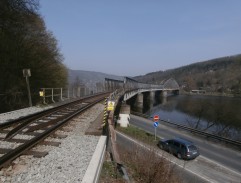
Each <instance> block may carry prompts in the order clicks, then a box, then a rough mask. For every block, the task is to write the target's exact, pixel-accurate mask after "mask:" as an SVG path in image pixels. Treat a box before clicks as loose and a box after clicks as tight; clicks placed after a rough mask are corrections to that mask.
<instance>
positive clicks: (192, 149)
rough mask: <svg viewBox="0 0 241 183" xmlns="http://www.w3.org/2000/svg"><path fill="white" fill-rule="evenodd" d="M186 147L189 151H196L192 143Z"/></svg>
mask: <svg viewBox="0 0 241 183" xmlns="http://www.w3.org/2000/svg"><path fill="white" fill-rule="evenodd" d="M188 149H189V151H196V150H197V148H196V146H194V145H190V146H188Z"/></svg>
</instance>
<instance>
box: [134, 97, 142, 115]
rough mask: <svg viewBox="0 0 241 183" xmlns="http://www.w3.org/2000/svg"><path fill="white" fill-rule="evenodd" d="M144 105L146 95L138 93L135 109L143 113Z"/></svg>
mask: <svg viewBox="0 0 241 183" xmlns="http://www.w3.org/2000/svg"><path fill="white" fill-rule="evenodd" d="M143 103H144V95H143V93H138V94H137V97H136V101H135V103H134V107H135V109H136V110H137V111H138V112H141V113H142V110H143Z"/></svg>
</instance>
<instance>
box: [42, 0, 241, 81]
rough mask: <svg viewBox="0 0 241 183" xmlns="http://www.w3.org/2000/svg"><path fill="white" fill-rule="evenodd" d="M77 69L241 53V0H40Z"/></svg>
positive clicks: (127, 71)
mask: <svg viewBox="0 0 241 183" xmlns="http://www.w3.org/2000/svg"><path fill="white" fill-rule="evenodd" d="M39 3H40V8H39V13H40V15H41V16H42V17H43V19H44V21H45V24H46V27H47V30H48V31H51V32H52V33H53V35H54V36H55V38H56V39H57V40H58V47H59V49H60V52H61V53H62V54H63V56H64V61H63V63H64V64H65V65H66V66H67V67H68V68H69V69H73V70H85V71H96V72H103V73H107V74H114V75H118V76H130V77H131V76H138V75H145V74H147V73H150V72H155V71H160V70H163V71H164V70H168V69H174V68H178V67H181V66H185V65H189V64H192V63H196V62H200V61H206V60H210V59H213V58H219V57H223V56H231V55H236V54H240V53H241V1H240V0H61V1H60V0H40V1H39Z"/></svg>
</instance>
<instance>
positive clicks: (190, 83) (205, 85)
mask: <svg viewBox="0 0 241 183" xmlns="http://www.w3.org/2000/svg"><path fill="white" fill-rule="evenodd" d="M168 78H174V79H175V80H176V81H177V82H178V83H179V85H180V86H181V88H182V89H183V90H184V91H190V90H193V89H204V90H206V91H207V92H222V93H223V92H225V93H232V94H240V93H241V54H240V55H235V56H228V57H222V58H217V59H213V60H208V61H204V62H198V63H194V64H190V65H187V66H183V67H179V68H176V69H170V70H166V71H158V72H153V73H149V74H146V75H143V76H137V77H135V79H136V80H138V81H141V82H148V83H158V84H159V83H161V82H162V81H163V80H166V79H168Z"/></svg>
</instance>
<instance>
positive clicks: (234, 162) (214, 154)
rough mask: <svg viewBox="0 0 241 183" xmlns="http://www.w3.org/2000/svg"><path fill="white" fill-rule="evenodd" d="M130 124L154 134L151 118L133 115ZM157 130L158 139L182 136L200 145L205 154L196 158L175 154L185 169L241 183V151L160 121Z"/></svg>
mask: <svg viewBox="0 0 241 183" xmlns="http://www.w3.org/2000/svg"><path fill="white" fill-rule="evenodd" d="M130 123H131V124H132V125H134V126H137V127H139V128H141V129H143V130H145V131H147V132H149V133H152V134H154V127H153V122H152V121H151V120H148V119H144V118H141V117H138V116H134V115H131V120H130ZM156 132H157V136H158V138H172V137H181V138H185V139H187V140H189V141H192V142H194V143H195V144H196V145H197V146H198V148H199V150H200V153H201V155H200V156H199V157H198V158H196V159H195V160H192V161H185V162H184V161H183V160H179V159H177V158H176V157H174V156H172V155H171V156H172V160H171V161H172V162H173V163H175V164H177V165H178V166H179V167H183V166H184V165H185V169H186V170H187V171H188V172H189V173H192V174H194V175H197V176H198V177H199V178H201V179H203V180H205V181H207V182H239V183H240V182H241V153H240V151H237V150H233V149H230V148H227V147H224V146H223V145H220V144H218V143H215V142H212V141H209V140H206V139H204V138H202V137H198V136H196V135H194V134H190V133H188V132H186V131H183V130H181V129H176V128H173V127H170V126H167V125H165V124H164V123H163V124H162V123H160V124H159V126H158V127H157V129H156ZM119 138H120V134H119ZM122 138H123V137H122ZM160 151H161V150H160ZM162 154H163V152H162ZM166 154H168V153H166ZM165 156H170V155H169V154H168V155H165Z"/></svg>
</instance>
